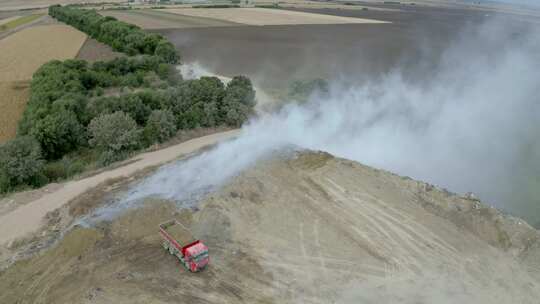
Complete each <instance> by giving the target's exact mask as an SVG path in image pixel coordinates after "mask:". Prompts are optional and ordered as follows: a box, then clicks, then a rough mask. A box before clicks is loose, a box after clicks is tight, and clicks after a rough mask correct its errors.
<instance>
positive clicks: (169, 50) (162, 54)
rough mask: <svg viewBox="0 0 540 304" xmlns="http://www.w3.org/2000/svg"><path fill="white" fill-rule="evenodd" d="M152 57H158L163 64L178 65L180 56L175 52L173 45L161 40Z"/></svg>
mask: <svg viewBox="0 0 540 304" xmlns="http://www.w3.org/2000/svg"><path fill="white" fill-rule="evenodd" d="M154 55H156V56H158V57H159V58H161V59H162V60H163V62H165V63H173V64H174V63H178V62H179V61H180V56H179V55H178V53H177V52H176V49H175V48H174V45H172V43H170V42H169V41H167V40H165V39H162V40H161V41H160V42H159V43H158V44H157V46H156V50H155V52H154Z"/></svg>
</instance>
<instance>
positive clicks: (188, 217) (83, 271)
mask: <svg viewBox="0 0 540 304" xmlns="http://www.w3.org/2000/svg"><path fill="white" fill-rule="evenodd" d="M172 218H176V219H179V220H181V221H182V222H183V223H184V224H186V225H187V226H188V227H189V228H190V229H191V231H192V232H193V233H194V235H195V236H196V237H198V238H200V239H202V240H204V242H205V243H206V244H207V245H208V246H209V248H210V255H211V262H210V265H209V267H208V268H207V269H206V270H204V271H203V272H201V273H197V274H193V273H189V272H188V271H186V270H185V269H183V268H182V266H181V265H180V263H179V261H178V260H176V259H175V258H174V257H173V256H170V255H169V254H168V253H167V252H166V251H164V250H163V248H162V247H161V240H160V236H159V233H158V224H159V223H161V222H163V221H166V220H169V219H172ZM539 242H540V235H539V232H538V231H536V230H534V229H533V228H531V227H530V226H529V225H527V224H526V223H525V222H523V221H521V220H519V219H515V218H512V217H508V216H505V215H502V214H500V213H499V212H498V211H496V210H494V209H491V208H489V207H485V206H484V205H482V204H481V203H480V202H479V201H476V200H474V199H468V198H465V197H460V196H457V195H453V194H450V193H448V192H444V191H442V190H440V189H437V188H436V187H433V186H431V185H429V184H425V183H421V182H417V181H414V180H411V179H407V178H403V177H400V176H396V175H393V174H390V173H387V172H384V171H380V170H376V169H372V168H369V167H366V166H363V165H360V164H358V163H355V162H351V161H347V160H343V159H336V158H334V157H332V156H330V155H328V154H324V153H311V152H307V153H301V154H294V155H290V154H288V155H276V156H275V157H274V158H273V159H271V160H267V161H264V162H261V163H259V164H258V165H256V166H254V167H252V168H250V169H248V170H246V171H245V172H243V173H242V174H240V175H239V176H238V177H236V178H234V179H233V180H231V181H230V183H229V184H227V185H226V186H225V187H223V188H222V189H221V190H220V191H218V192H217V193H214V194H211V195H210V196H209V197H208V198H207V199H205V200H204V202H201V203H200V205H199V208H197V209H195V210H186V209H183V210H178V209H176V207H175V205H174V204H173V203H171V202H166V201H161V200H155V199H147V200H146V204H145V206H144V207H143V208H140V209H135V210H131V211H128V212H126V213H125V214H124V215H122V216H121V217H119V218H117V219H116V220H114V221H112V222H104V223H102V224H99V225H98V226H97V227H89V228H83V227H75V228H74V229H72V230H70V231H68V232H67V233H66V234H65V235H64V238H63V239H62V240H61V241H59V243H57V244H56V245H55V246H53V247H52V248H51V249H49V250H47V251H45V252H43V253H41V254H38V255H36V256H34V257H32V258H30V259H28V260H24V261H19V262H17V263H15V264H14V265H12V266H11V267H10V268H8V269H6V270H4V271H3V272H2V273H0V289H1V290H2V291H3V292H2V293H1V294H0V302H2V303H178V301H186V302H190V303H381V302H383V303H456V302H462V303H490V304H491V303H537V300H538V297H539V296H540V275H539V274H540V246H539ZM180 299H181V300H180Z"/></svg>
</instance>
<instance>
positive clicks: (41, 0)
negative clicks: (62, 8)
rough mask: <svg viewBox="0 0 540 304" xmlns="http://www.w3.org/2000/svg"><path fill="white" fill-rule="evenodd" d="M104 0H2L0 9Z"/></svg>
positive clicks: (43, 6) (7, 9)
mask: <svg viewBox="0 0 540 304" xmlns="http://www.w3.org/2000/svg"><path fill="white" fill-rule="evenodd" d="M102 2H104V1H102V0H2V1H1V2H0V11H4V10H6V11H9V10H28V9H32V8H47V7H49V6H51V5H54V4H62V5H64V4H78V3H102ZM106 2H109V3H111V2H123V1H120V0H111V1H106Z"/></svg>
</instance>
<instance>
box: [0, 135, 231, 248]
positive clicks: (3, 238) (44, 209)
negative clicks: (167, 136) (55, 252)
mask: <svg viewBox="0 0 540 304" xmlns="http://www.w3.org/2000/svg"><path fill="white" fill-rule="evenodd" d="M237 133H238V131H237V130H232V131H227V132H222V133H217V134H212V135H208V136H203V137H200V138H196V139H192V140H189V141H187V142H184V143H181V144H178V145H175V146H172V147H168V148H166V149H162V150H158V151H155V152H148V153H143V154H140V155H138V156H136V157H134V158H133V159H132V160H128V161H127V163H128V165H125V166H122V167H120V168H117V169H114V170H110V171H105V172H102V173H100V174H97V175H94V176H91V177H88V178H85V179H81V180H76V181H70V182H67V183H65V184H64V185H63V187H61V188H60V189H58V190H57V191H55V192H52V193H49V194H46V195H44V196H42V197H41V198H39V199H37V200H35V201H33V202H31V203H28V204H26V205H23V206H21V207H19V208H17V209H15V210H13V211H12V212H10V213H8V214H5V215H3V216H2V217H0V244H4V243H7V242H9V241H11V240H14V239H17V238H19V237H23V236H25V235H26V234H28V233H31V232H33V231H35V230H37V229H38V228H39V227H40V226H41V225H42V220H43V218H44V217H45V215H46V214H47V213H48V212H51V211H53V210H55V209H57V208H59V207H61V206H62V205H64V204H66V203H67V202H69V201H70V200H72V199H73V198H75V197H77V196H78V195H80V194H82V193H84V192H86V191H87V190H89V189H91V188H93V187H95V186H97V185H99V184H100V183H102V182H104V181H106V180H108V179H113V178H118V177H122V176H129V175H132V174H134V173H135V172H137V171H139V170H142V169H144V168H147V167H152V166H156V165H159V164H163V163H166V162H169V161H172V160H174V159H176V158H178V157H179V156H181V155H186V154H189V153H193V152H195V151H197V150H199V149H201V148H203V147H205V146H209V145H213V144H215V143H217V142H219V141H222V140H226V139H229V138H232V137H234V136H235V135H236V134H237Z"/></svg>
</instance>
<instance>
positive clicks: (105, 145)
mask: <svg viewBox="0 0 540 304" xmlns="http://www.w3.org/2000/svg"><path fill="white" fill-rule="evenodd" d="M88 132H89V134H90V141H89V143H90V145H92V146H94V147H96V148H97V149H99V150H100V151H102V152H104V153H106V155H107V157H108V158H109V159H112V160H116V159H115V158H114V157H111V156H114V155H117V156H119V157H120V156H124V155H125V152H129V151H133V150H135V149H137V148H139V147H140V139H141V130H139V128H138V126H137V123H136V122H135V120H133V118H131V117H130V116H129V115H127V114H126V113H124V112H122V111H119V112H115V113H112V114H103V115H100V116H98V117H96V118H94V119H93V120H92V121H91V122H90V124H89V125H88Z"/></svg>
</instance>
